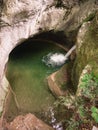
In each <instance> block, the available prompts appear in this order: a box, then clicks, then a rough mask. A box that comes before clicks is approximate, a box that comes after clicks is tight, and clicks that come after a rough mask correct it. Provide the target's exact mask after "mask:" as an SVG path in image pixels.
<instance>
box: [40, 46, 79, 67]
mask: <svg viewBox="0 0 98 130" xmlns="http://www.w3.org/2000/svg"><path fill="white" fill-rule="evenodd" d="M75 48H76V45H74V46H73V47H72V48H71V49H70V50H69V51H68V52H67V53H66V55H64V54H62V53H52V52H51V53H49V54H48V55H46V56H44V57H43V59H42V61H43V62H44V63H45V64H46V65H47V66H49V67H50V66H52V67H55V66H61V65H63V64H64V63H66V61H67V60H68V57H69V56H70V54H71V53H72V51H73V50H75Z"/></svg>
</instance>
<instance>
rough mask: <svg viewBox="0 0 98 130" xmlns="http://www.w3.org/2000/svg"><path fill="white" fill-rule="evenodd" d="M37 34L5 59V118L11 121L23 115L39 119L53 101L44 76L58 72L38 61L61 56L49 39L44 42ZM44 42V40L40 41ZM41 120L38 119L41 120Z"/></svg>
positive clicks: (60, 48) (43, 115)
mask: <svg viewBox="0 0 98 130" xmlns="http://www.w3.org/2000/svg"><path fill="white" fill-rule="evenodd" d="M43 36H48V34H46V35H40V36H36V37H34V38H30V39H28V40H27V41H25V42H24V43H22V44H21V45H19V46H17V47H16V48H15V49H14V50H13V51H12V52H11V54H10V56H9V62H8V66H7V67H8V69H7V79H8V80H9V82H10V87H11V91H10V92H9V95H8V100H7V103H6V104H5V108H6V109H5V118H6V119H7V121H12V120H13V119H14V118H15V117H16V116H18V115H20V114H26V113H34V114H35V115H37V116H38V117H40V118H44V119H45V120H46V117H47V118H48V115H47V114H45V113H46V112H48V110H49V108H50V107H52V106H53V103H54V101H55V98H54V96H53V95H52V94H51V92H50V91H49V88H48V84H47V80H46V79H47V76H48V75H50V74H51V73H53V72H54V71H56V70H57V69H59V67H48V66H46V65H45V64H44V63H43V62H42V59H43V57H44V56H45V55H47V54H48V53H51V52H52V53H55V52H56V53H65V50H66V49H65V50H64V49H62V47H59V46H58V45H57V44H55V42H56V41H55V42H54V43H53V42H51V41H53V39H52V38H54V39H56V40H57V37H54V36H53V35H52V38H51V40H50V41H49V40H48V39H47V38H46V39H44V38H43ZM42 39H44V40H42ZM45 116H46V117H45ZM44 119H42V120H44Z"/></svg>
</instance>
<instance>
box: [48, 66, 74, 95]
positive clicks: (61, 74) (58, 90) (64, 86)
mask: <svg viewBox="0 0 98 130" xmlns="http://www.w3.org/2000/svg"><path fill="white" fill-rule="evenodd" d="M71 65H72V64H71ZM71 65H70V64H66V65H64V66H63V67H62V68H61V69H60V70H59V71H57V72H55V73H53V74H52V75H50V76H49V77H48V78H47V81H48V85H49V88H50V90H51V91H52V93H53V94H54V95H55V96H56V97H59V96H65V95H67V94H68V93H69V89H70V85H71V79H70V78H71V75H70V71H71V68H70V67H71ZM69 83H70V84H69Z"/></svg>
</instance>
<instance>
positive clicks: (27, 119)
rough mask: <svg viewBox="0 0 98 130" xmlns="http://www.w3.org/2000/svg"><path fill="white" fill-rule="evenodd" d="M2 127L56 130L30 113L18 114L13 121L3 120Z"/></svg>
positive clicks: (27, 129)
mask: <svg viewBox="0 0 98 130" xmlns="http://www.w3.org/2000/svg"><path fill="white" fill-rule="evenodd" d="M0 128H1V129H2V130H3V129H7V130H54V129H53V128H52V127H50V126H48V125H47V124H45V123H44V122H43V121H41V120H40V119H38V118H37V117H36V116H34V115H32V114H30V113H29V114H27V115H25V116H22V115H20V116H17V117H16V118H15V119H14V120H13V121H12V122H11V123H6V122H2V123H0ZM1 129H0V130H1Z"/></svg>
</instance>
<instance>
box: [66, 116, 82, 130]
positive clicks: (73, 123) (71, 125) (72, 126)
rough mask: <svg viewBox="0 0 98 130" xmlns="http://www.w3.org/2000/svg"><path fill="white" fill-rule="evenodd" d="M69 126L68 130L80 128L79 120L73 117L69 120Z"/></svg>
mask: <svg viewBox="0 0 98 130" xmlns="http://www.w3.org/2000/svg"><path fill="white" fill-rule="evenodd" d="M68 124H69V126H68V127H67V129H66V130H79V124H80V122H79V121H76V120H75V119H73V118H71V119H70V121H68Z"/></svg>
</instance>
